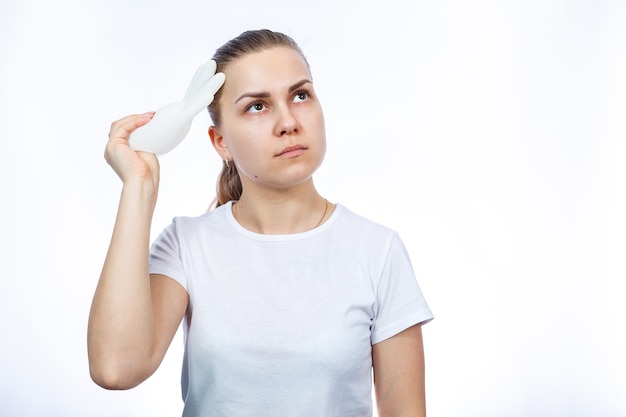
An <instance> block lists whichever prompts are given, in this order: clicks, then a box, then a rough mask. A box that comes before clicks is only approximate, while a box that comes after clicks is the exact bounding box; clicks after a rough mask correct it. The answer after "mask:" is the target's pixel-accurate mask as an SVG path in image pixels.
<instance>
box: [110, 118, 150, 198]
mask: <svg viewBox="0 0 626 417" xmlns="http://www.w3.org/2000/svg"><path fill="white" fill-rule="evenodd" d="M153 116H154V112H149V113H145V114H142V115H139V114H135V115H131V116H126V117H124V118H122V119H120V120H117V121H115V122H113V123H112V124H111V130H110V131H109V142H108V143H107V145H106V149H105V151H104V158H105V159H106V161H107V162H108V164H109V165H111V167H112V168H113V170H114V171H115V172H116V173H117V175H118V176H119V177H120V179H121V180H122V181H123V182H124V183H125V184H127V183H130V182H132V181H135V180H138V181H142V182H143V181H147V182H149V183H150V185H153V186H154V190H156V189H157V188H158V184H159V161H158V159H157V157H156V155H154V154H153V153H149V152H141V151H135V150H133V149H131V147H130V146H129V144H128V138H129V137H130V135H131V133H132V132H133V131H135V129H137V128H139V127H141V126H144V125H145V124H146V123H148V122H149V121H150V120H151V119H152V118H153Z"/></svg>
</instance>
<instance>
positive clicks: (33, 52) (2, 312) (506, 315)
mask: <svg viewBox="0 0 626 417" xmlns="http://www.w3.org/2000/svg"><path fill="white" fill-rule="evenodd" d="M625 21H626V3H624V2H621V1H609V0H606V1H605V0H578V1H574V0H571V1H565V0H563V1H558V0H546V1H539V0H529V1H521V0H520V1H513V0H503V1H496V0H492V1H489V0H477V1H473V2H467V1H462V0H439V1H422V0H413V1H406V0H388V1H385V2H380V1H363V0H358V1H357V0H344V1H341V0H338V1H332V0H319V1H315V2H297V1H292V0H268V1H264V2H253V1H249V0H245V1H235V0H233V1H228V2H226V1H224V2H209V1H176V2H174V1H169V2H168V1H120V0H108V1H78V0H76V1H68V0H65V1H57V2H47V1H44V0H41V1H34V0H4V1H2V3H0V141H1V142H0V143H1V145H2V148H1V150H0V174H1V179H0V236H1V238H0V242H1V248H0V249H1V250H0V256H1V265H2V273H3V274H2V275H3V276H2V287H1V288H0V337H1V338H2V339H1V343H0V414H1V415H2V416H11V417H12V416H19V417H29V416H54V417H56V416H59V417H62V416H63V417H65V416H67V417H74V416H76V417H79V416H80V417H84V416H90V417H99V416H111V415H116V416H123V417H125V416H129V417H130V416H152V417H160V416H163V417H172V416H177V415H180V411H181V409H182V401H181V399H180V387H179V378H180V366H181V360H182V337H181V335H180V334H178V335H177V337H176V339H175V340H174V342H173V344H172V347H171V349H170V351H169V352H168V354H167V356H166V359H165V361H164V363H163V364H162V366H161V368H160V369H159V370H158V371H157V372H156V374H155V375H154V376H153V377H152V378H151V379H149V380H148V381H147V382H145V383H144V384H142V385H141V386H139V387H138V388H136V389H133V390H130V391H126V392H109V391H105V390H103V389H101V388H99V387H97V386H96V385H95V384H93V383H92V382H91V380H90V378H89V375H88V367H87V356H86V325H87V317H88V313H89V306H90V302H91V297H92V294H93V291H94V289H95V286H96V282H97V279H98V275H99V271H100V268H101V265H102V262H103V259H104V256H105V252H106V248H107V246H108V241H109V238H110V233H111V230H112V225H113V221H114V216H115V212H116V206H117V200H118V196H119V191H120V189H121V183H120V182H119V180H118V179H117V177H116V176H115V174H114V173H113V171H112V170H110V168H109V167H108V166H107V165H106V163H105V161H104V159H103V158H102V154H103V150H104V145H105V143H106V140H107V133H108V129H109V126H110V123H111V122H112V121H113V120H116V119H118V118H120V117H122V116H124V115H126V114H129V113H140V112H145V111H148V110H156V109H157V108H158V107H160V106H161V105H164V104H166V103H169V102H172V101H177V100H179V99H180V98H181V97H182V95H183V93H184V91H185V89H186V87H187V85H188V83H189V81H190V79H191V76H192V75H193V72H194V71H195V69H196V68H197V66H198V65H200V64H202V63H204V62H205V61H206V60H208V59H209V58H210V56H211V55H212V54H213V52H214V50H215V49H216V48H217V47H218V46H220V45H221V44H223V43H224V42H225V41H227V40H228V39H230V38H232V37H234V36H236V35H238V34H239V33H241V32H242V31H243V30H246V29H256V28H263V27H267V28H271V29H275V30H279V31H283V32H285V33H287V34H290V35H292V36H293V37H294V38H295V39H296V40H297V41H298V42H299V43H300V45H301V47H302V48H303V49H304V52H305V54H306V55H307V57H308V59H309V62H310V64H311V67H312V71H313V76H314V80H315V83H316V88H317V90H318V93H319V95H320V96H321V100H322V104H323V106H324V110H325V115H326V122H327V137H328V141H329V143H328V154H327V158H326V161H325V163H324V165H323V167H322V169H320V171H319V172H318V173H317V174H316V184H317V185H318V187H319V188H320V190H321V191H322V192H323V193H324V194H325V195H326V196H327V197H329V199H331V200H333V201H336V202H341V203H343V204H345V205H346V206H348V207H349V208H351V209H352V210H354V211H356V212H359V213H361V214H363V215H365V216H367V217H369V218H371V219H373V220H376V221H378V222H380V223H383V224H386V225H388V226H390V227H392V228H394V229H396V230H398V231H399V232H400V235H401V237H402V238H403V240H404V241H405V244H406V245H407V247H408V249H409V251H410V253H411V257H412V260H413V264H414V267H415V270H416V273H417V276H418V280H419V282H420V284H421V286H422V289H423V291H424V292H425V294H426V297H427V299H428V301H429V303H430V305H431V307H432V309H433V311H434V313H435V320H434V321H433V322H432V323H430V324H428V325H427V326H426V327H425V328H424V338H425V344H426V365H427V402H428V409H429V415H430V416H437V417H453V416H454V417H457V416H464V417H491V416H507V417H518V416H519V417H522V416H524V417H527V416H528V417H530V416H532V417H544V416H545V417H553V416H568V417H578V416H603V417H614V416H625V415H626V401H625V400H624V398H626V355H625V354H624V352H626V330H625V328H626V326H625V325H624V318H625V317H626V306H625V303H624V301H623V300H624V298H625V295H626V293H625V291H624V290H623V289H622V287H623V286H622V285H620V284H621V281H623V280H624V278H626V237H625V236H626V220H625V216H624V213H626V143H625V135H626V29H625V27H626V25H624V22H625ZM208 124H209V118H208V115H206V114H204V113H203V114H201V115H199V116H197V117H196V118H195V119H194V123H193V126H192V130H191V132H190V134H189V136H188V137H187V139H186V140H185V141H184V142H183V144H182V145H181V146H180V147H179V148H177V149H176V150H175V151H173V152H172V153H170V154H167V155H165V156H163V157H162V158H161V167H162V168H161V175H162V186H161V190H160V197H159V198H160V200H159V203H158V207H157V211H156V214H155V218H154V224H153V233H154V234H155V235H156V233H158V232H159V231H160V230H161V229H162V228H163V227H164V226H165V225H167V224H168V223H169V221H170V220H171V218H172V217H173V216H175V215H195V214H201V213H203V212H204V211H205V210H206V209H207V207H208V205H209V204H210V202H211V201H212V199H213V196H214V186H215V178H216V175H217V172H218V170H219V168H220V160H219V158H218V156H217V155H216V154H215V152H214V151H213V149H212V148H211V147H210V143H209V141H208V138H207V135H206V129H207V126H208Z"/></svg>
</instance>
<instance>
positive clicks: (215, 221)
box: [165, 205, 227, 238]
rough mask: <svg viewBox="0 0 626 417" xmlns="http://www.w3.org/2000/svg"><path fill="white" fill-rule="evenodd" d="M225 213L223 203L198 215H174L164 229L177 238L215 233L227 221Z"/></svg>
mask: <svg viewBox="0 0 626 417" xmlns="http://www.w3.org/2000/svg"><path fill="white" fill-rule="evenodd" d="M226 213H227V212H226V207H225V205H224V206H220V207H218V208H215V209H213V210H210V211H208V212H206V213H204V214H201V215H199V216H176V217H174V218H173V219H172V222H171V223H170V224H169V225H168V226H167V227H166V229H165V230H166V231H168V230H169V233H172V234H174V235H176V236H178V237H179V238H191V237H193V236H199V235H205V234H206V233H216V232H217V231H218V229H220V228H223V227H224V224H225V223H226V222H227V216H226Z"/></svg>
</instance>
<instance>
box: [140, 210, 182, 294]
mask: <svg viewBox="0 0 626 417" xmlns="http://www.w3.org/2000/svg"><path fill="white" fill-rule="evenodd" d="M149 271H150V273H151V274H161V275H165V276H168V277H170V278H172V279H173V280H175V281H177V282H178V283H179V284H180V285H182V286H183V288H185V290H187V291H189V290H188V288H187V278H186V275H185V269H184V266H183V262H182V257H181V252H180V241H179V239H178V233H177V219H174V220H173V221H172V223H171V224H170V225H169V226H167V227H166V228H165V229H163V231H162V232H161V234H160V235H159V236H158V237H157V238H156V240H155V241H154V242H153V243H152V246H151V248H150V266H149Z"/></svg>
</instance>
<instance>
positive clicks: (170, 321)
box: [87, 115, 188, 389]
mask: <svg viewBox="0 0 626 417" xmlns="http://www.w3.org/2000/svg"><path fill="white" fill-rule="evenodd" d="M149 120H150V116H149V115H144V116H143V117H142V116H128V117H126V118H124V119H121V120H119V121H117V122H115V123H113V125H112V126H111V132H110V134H109V143H108V144H107V149H106V152H105V157H106V159H107V161H108V162H109V164H110V165H111V166H112V167H113V169H114V170H115V171H116V172H117V174H118V175H119V176H120V178H121V179H122V181H123V183H124V186H123V189H122V194H121V197H120V204H119V209H118V213H117V219H116V222H115V226H114V229H113V235H112V238H111V243H110V246H109V251H108V253H107V256H106V259H105V262H104V266H103V268H102V273H101V275H100V280H99V281H98V286H97V288H96V292H95V295H94V298H93V302H92V306H91V313H90V316H89V326H88V335H87V344H88V355H89V369H90V373H91V376H92V378H93V380H94V381H95V382H96V383H97V384H99V385H101V386H103V387H105V388H109V389H126V388H131V387H134V386H136V385H138V384H139V383H141V382H142V381H144V380H145V379H146V378H147V377H148V376H150V375H151V374H152V373H153V372H154V371H155V370H156V368H157V367H158V365H159V364H160V363H161V360H162V359H163V356H164V355H165V351H166V350H167V347H168V346H169V344H170V342H171V340H172V338H173V337H174V334H175V333H176V329H177V327H178V325H179V324H180V320H181V319H182V316H183V315H184V313H185V310H186V308H187V303H188V298H187V293H186V292H185V290H184V289H183V288H182V287H181V286H180V285H179V284H178V283H176V282H174V281H173V280H170V279H169V278H166V277H163V276H154V277H152V279H151V278H150V276H149V273H148V254H149V245H150V225H151V221H152V214H153V212H154V206H155V204H156V196H157V192H158V182H159V166H158V161H157V159H156V156H154V155H153V154H148V153H144V152H135V151H133V150H132V149H130V147H129V146H128V137H129V135H130V133H131V132H132V131H133V130H134V129H136V128H137V127H139V126H142V125H143V124H145V123H147V122H148V121H149Z"/></svg>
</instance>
